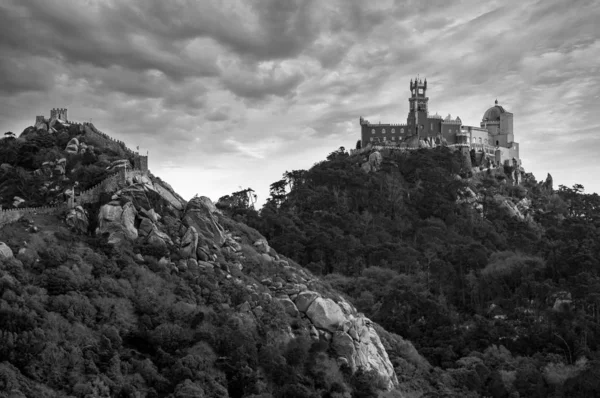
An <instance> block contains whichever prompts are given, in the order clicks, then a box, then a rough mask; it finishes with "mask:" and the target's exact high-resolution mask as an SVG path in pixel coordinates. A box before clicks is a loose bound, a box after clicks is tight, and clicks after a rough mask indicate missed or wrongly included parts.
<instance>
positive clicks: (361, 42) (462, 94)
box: [0, 0, 600, 204]
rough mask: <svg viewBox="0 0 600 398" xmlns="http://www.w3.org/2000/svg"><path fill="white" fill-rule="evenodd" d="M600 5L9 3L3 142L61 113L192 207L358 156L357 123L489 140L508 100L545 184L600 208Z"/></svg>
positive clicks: (236, 0)
mask: <svg viewBox="0 0 600 398" xmlns="http://www.w3.org/2000/svg"><path fill="white" fill-rule="evenodd" d="M598 21H600V2H599V1H598V0H540V1H533V0H515V1H512V0H508V1H507V0H504V1H485V2H482V1H479V0H456V1H450V0H428V1H422V0H406V1H400V0H385V1H383V0H382V1H375V0H369V1H362V0H327V1H321V0H314V1H312V0H264V1H263V0H202V1H193V0H169V1H164V0H127V1H111V0H28V1H23V0H0V54H2V56H1V57H0V131H2V132H6V131H12V132H14V133H16V134H17V135H18V134H20V133H21V132H22V131H23V130H24V129H25V128H26V127H27V126H30V125H32V124H34V121H35V116H36V115H45V116H46V117H48V116H49V114H50V109H51V108H55V107H56V108H68V115H69V119H70V120H74V121H79V122H83V121H90V120H91V121H92V122H93V123H94V125H95V126H96V127H97V128H98V129H100V130H101V131H103V132H105V133H107V134H109V135H111V136H112V137H114V138H116V139H119V140H122V141H124V142H125V143H126V144H127V145H128V146H129V147H130V148H132V149H133V148H135V147H137V146H139V147H140V152H142V153H145V152H146V151H148V152H149V168H150V170H151V172H152V173H153V174H155V175H157V176H159V177H161V178H162V179H163V180H165V181H167V182H169V183H170V184H171V185H172V186H173V187H174V188H175V190H176V191H177V192H178V193H179V194H181V195H182V196H183V197H184V198H185V199H190V198H191V197H193V196H194V195H195V194H198V195H201V196H202V195H203V196H208V197H210V198H211V199H213V200H214V201H216V200H217V199H218V198H219V197H221V196H223V195H227V194H230V193H232V192H234V191H238V190H240V189H242V188H243V189H245V188H248V187H250V188H252V189H254V190H255V191H256V193H257V194H258V201H259V203H258V204H260V203H262V202H264V200H265V199H266V198H267V197H268V196H269V185H270V184H271V183H273V182H275V181H277V180H279V179H281V178H282V174H283V173H284V172H285V171H291V170H296V169H308V168H310V167H311V166H312V165H313V164H314V163H316V162H319V161H321V160H324V159H325V157H326V156H327V155H328V154H329V153H330V152H332V151H334V150H336V149H338V148H339V147H340V146H344V147H345V148H347V149H349V148H354V147H355V145H356V141H357V140H358V139H359V138H360V126H359V117H361V116H362V117H364V118H366V119H368V120H370V121H371V122H374V123H375V122H379V121H381V122H382V123H405V122H406V117H407V114H408V97H409V82H410V79H411V78H414V77H416V76H417V74H418V75H419V76H420V77H421V78H422V79H424V78H427V82H428V96H429V110H430V113H436V112H437V113H439V114H440V115H442V116H444V117H445V116H446V115H447V114H451V115H452V117H456V116H460V118H461V120H462V121H463V124H466V125H472V126H479V122H480V121H481V118H482V116H483V114H484V112H485V111H486V109H488V108H489V107H491V106H492V105H493V104H494V100H496V99H498V102H499V104H500V105H502V106H503V107H504V108H505V109H506V110H508V111H509V112H512V113H513V114H514V130H515V141H517V142H519V143H520V152H521V159H522V162H523V166H524V168H525V170H526V171H527V172H533V173H534V175H535V177H536V178H537V179H538V180H544V179H545V178H546V174H547V173H550V174H551V175H552V177H553V179H554V187H555V189H556V188H557V187H558V185H559V184H563V185H567V186H572V185H573V184H576V183H579V184H582V185H583V186H584V187H585V192H587V193H592V192H598V193H600V161H599V160H598V155H597V153H598V152H599V151H600V134H599V133H600V118H599V117H598V116H600V62H599V60H600V23H598Z"/></svg>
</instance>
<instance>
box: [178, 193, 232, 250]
mask: <svg viewBox="0 0 600 398" xmlns="http://www.w3.org/2000/svg"><path fill="white" fill-rule="evenodd" d="M215 210H216V209H215V207H214V205H213V204H212V202H210V199H208V198H204V197H202V198H198V197H195V198H193V199H192V200H190V201H189V203H188V204H187V206H186V208H185V213H184V215H183V224H184V225H185V226H186V227H194V229H195V230H196V232H197V233H198V237H199V241H201V242H202V243H207V242H211V243H214V244H216V245H217V246H218V247H221V246H222V245H223V243H224V242H225V231H224V229H223V227H222V226H221V225H220V224H219V220H218V218H217V216H216V215H215V214H214V213H215Z"/></svg>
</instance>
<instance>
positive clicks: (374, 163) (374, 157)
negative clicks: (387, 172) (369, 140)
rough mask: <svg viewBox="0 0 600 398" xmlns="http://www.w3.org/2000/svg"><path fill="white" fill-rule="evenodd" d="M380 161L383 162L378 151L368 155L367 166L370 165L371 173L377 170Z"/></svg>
mask: <svg viewBox="0 0 600 398" xmlns="http://www.w3.org/2000/svg"><path fill="white" fill-rule="evenodd" d="M382 161H383V156H381V153H379V151H374V152H373V153H371V154H370V155H369V164H370V165H371V170H372V171H377V170H379V167H380V166H381V162H382Z"/></svg>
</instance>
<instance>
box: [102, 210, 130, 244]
mask: <svg viewBox="0 0 600 398" xmlns="http://www.w3.org/2000/svg"><path fill="white" fill-rule="evenodd" d="M136 215H137V211H136V209H135V207H134V206H133V203H131V202H127V203H126V204H125V205H124V206H123V207H121V206H120V205H119V202H116V201H112V202H109V203H107V204H105V205H104V206H102V207H101V208H100V212H99V213H98V229H97V230H96V234H104V233H108V234H109V237H108V242H109V243H111V244H112V243H119V242H120V241H121V240H123V239H128V240H134V239H136V238H137V237H138V231H137V229H136V228H135V216H136Z"/></svg>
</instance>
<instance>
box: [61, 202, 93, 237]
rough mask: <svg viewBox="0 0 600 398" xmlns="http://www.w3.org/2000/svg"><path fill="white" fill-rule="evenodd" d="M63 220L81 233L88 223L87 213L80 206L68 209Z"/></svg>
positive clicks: (86, 228)
mask: <svg viewBox="0 0 600 398" xmlns="http://www.w3.org/2000/svg"><path fill="white" fill-rule="evenodd" d="M65 221H66V223H67V225H68V226H69V227H71V228H74V229H76V230H77V231H79V232H81V233H86V232H87V230H88V227H89V225H90V221H89V219H88V216H87V213H86V211H85V210H84V209H83V207H81V206H77V207H75V208H74V209H71V210H69V212H68V213H67V217H66V220H65Z"/></svg>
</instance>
